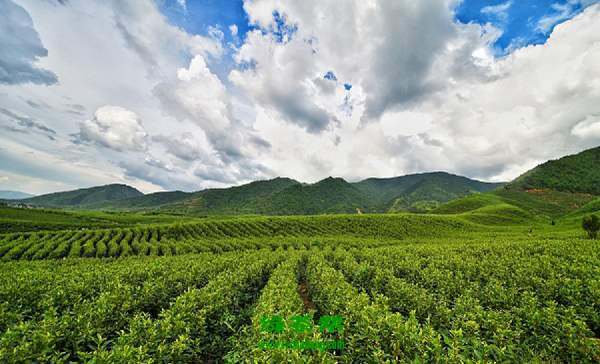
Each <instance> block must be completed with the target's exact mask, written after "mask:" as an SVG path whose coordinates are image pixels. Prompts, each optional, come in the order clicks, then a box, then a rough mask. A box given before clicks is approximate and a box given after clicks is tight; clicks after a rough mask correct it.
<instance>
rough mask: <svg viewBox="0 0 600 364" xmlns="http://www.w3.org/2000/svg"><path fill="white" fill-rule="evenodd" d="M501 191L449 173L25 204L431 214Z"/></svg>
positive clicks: (116, 193)
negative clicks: (442, 205)
mask: <svg viewBox="0 0 600 364" xmlns="http://www.w3.org/2000/svg"><path fill="white" fill-rule="evenodd" d="M498 186H499V184H494V183H485V182H479V181H475V180H471V179H468V178H466V177H461V176H456V175H452V174H448V173H443V172H435V173H423V174H415V175H408V176H402V177H394V178H369V179H366V180H364V181H361V182H357V183H349V182H347V181H345V180H344V179H342V178H333V177H328V178H325V179H323V180H321V181H319V182H316V183H312V184H307V183H300V182H298V181H295V180H293V179H290V178H282V177H278V178H274V179H271V180H265V181H255V182H251V183H248V184H244V185H241V186H236V187H229V188H211V189H206V190H202V191H198V192H192V193H189V192H181V191H172V192H157V193H151V194H147V195H144V194H142V193H141V192H139V191H138V190H136V189H134V188H132V187H129V186H126V185H117V184H115V185H108V186H100V187H93V188H86V189H80V190H75V191H69V192H58V193H53V194H49V195H42V196H37V197H33V198H29V199H25V200H21V201H20V202H24V203H28V204H31V205H36V206H43V207H68V208H83V209H95V210H117V211H127V210H134V211H135V210H143V211H148V210H154V211H161V212H167V213H178V214H181V213H185V214H194V215H240V214H261V215H306V214H324V213H332V214H334V213H357V212H358V211H360V212H389V211H406V210H410V211H428V210H430V209H432V208H434V207H437V206H438V205H439V204H440V203H443V202H446V201H449V200H451V199H453V198H457V197H460V196H465V195H467V194H470V193H474V192H482V191H489V190H491V189H494V188H496V187H498Z"/></svg>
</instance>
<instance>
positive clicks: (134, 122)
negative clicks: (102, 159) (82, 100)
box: [76, 105, 148, 152]
mask: <svg viewBox="0 0 600 364" xmlns="http://www.w3.org/2000/svg"><path fill="white" fill-rule="evenodd" d="M79 128H80V130H79V134H77V136H76V137H77V140H78V141H80V142H92V143H96V144H98V145H101V146H103V147H106V148H110V149H114V150H117V151H138V152H141V151H145V150H146V149H147V148H148V144H147V138H148V133H146V130H145V129H144V127H143V125H142V122H141V120H140V119H139V118H138V116H137V115H136V114H135V113H134V112H133V111H130V110H127V109H125V108H122V107H119V106H110V105H107V106H102V107H100V108H99V109H98V110H96V112H95V113H94V117H93V118H92V119H90V120H86V121H84V122H82V123H81V124H80V126H79Z"/></svg>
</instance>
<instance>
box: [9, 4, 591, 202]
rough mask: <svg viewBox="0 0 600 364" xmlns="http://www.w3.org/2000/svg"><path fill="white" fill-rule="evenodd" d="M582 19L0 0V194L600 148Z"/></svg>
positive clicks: (208, 181)
mask: <svg viewBox="0 0 600 364" xmlns="http://www.w3.org/2000/svg"><path fill="white" fill-rule="evenodd" d="M597 2H599V1H596V0H567V1H553V0H519V1H516V0H512V1H511V0H509V1H475V0H462V1H460V0H426V1H413V0H348V1H344V2H340V1H336V0H319V1H317V0H304V1H295V0H244V1H242V0H228V1H222V0H196V1H194V0H187V1H186V0H139V1H119V0H102V1H100V0H87V1H84V0H0V190H17V191H23V192H28V193H34V194H42V193H48V192H54V191H62V190H70V189H74V188H81V187H90V186H96V185H103V184H109V183H126V184H129V185H131V186H134V187H136V188H138V189H140V190H141V191H143V192H146V193H148V192H154V191H163V190H183V191H197V190H201V189H205V188H213V187H226V186H232V185H239V184H243V183H247V182H250V181H253V180H259V179H270V178H274V177H277V176H286V177H290V178H294V179H297V180H299V181H302V182H308V183H313V182H317V181H319V180H321V179H323V178H326V177H328V176H336V177H343V178H345V179H346V180H348V181H357V180H360V179H363V178H367V177H390V176H399V175H404V174H409V173H418V172H429V171H447V172H450V173H455V174H459V175H464V176H467V177H470V178H475V179H479V180H484V181H507V180H511V179H513V178H515V177H517V176H518V175H520V174H521V173H523V172H525V171H527V170H528V169H530V168H532V167H534V166H536V165H537V164H539V163H542V162H544V161H546V160H548V159H555V158H559V157H561V156H564V155H567V154H572V153H577V152H580V151H582V150H584V149H587V148H591V147H595V146H598V145H600V102H598V100H600V4H597Z"/></svg>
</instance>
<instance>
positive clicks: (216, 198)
mask: <svg viewBox="0 0 600 364" xmlns="http://www.w3.org/2000/svg"><path fill="white" fill-rule="evenodd" d="M296 185H300V182H298V181H295V180H293V179H290V178H281V177H278V178H274V179H271V180H266V181H255V182H251V183H248V184H245V185H241V186H236V187H230V188H213V189H207V190H203V191H199V192H195V193H192V194H190V195H189V196H188V197H187V198H185V199H182V200H180V201H177V202H175V203H171V204H168V205H165V206H163V207H162V208H161V209H162V210H165V211H178V212H186V213H194V214H224V215H230V214H261V213H267V212H269V211H272V207H271V204H270V202H269V198H270V197H271V196H273V195H274V194H276V193H278V192H280V191H283V190H285V189H286V188H289V187H292V186H296Z"/></svg>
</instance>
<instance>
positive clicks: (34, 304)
mask: <svg viewBox="0 0 600 364" xmlns="http://www.w3.org/2000/svg"><path fill="white" fill-rule="evenodd" d="M75 234H78V233H75ZM84 234H86V233H84ZM71 238H73V239H74V240H76V239H77V238H74V235H73V236H71ZM71 238H69V239H71ZM157 238H158V237H157ZM49 239H50V238H49ZM101 239H102V237H100V238H97V241H101ZM109 243H110V240H109V241H107V242H104V244H106V245H107V246H108V244H109ZM273 248H275V249H273ZM0 302H2V303H1V305H0V310H1V311H0V317H1V322H0V329H1V330H2V334H1V337H0V362H23V361H42V362H68V361H87V360H96V361H99V362H114V363H122V362H150V361H158V362H201V361H209V360H215V361H228V362H268V361H277V362H279V361H291V362H310V361H313V362H351V361H352V362H386V361H388V362H396V361H400V362H412V361H421V362H456V363H459V362H465V361H485V362H492V361H495V362H507V361H509V362H531V361H542V362H597V361H598V360H599V359H600V345H599V341H598V338H599V337H600V317H599V315H598V313H599V312H600V250H599V249H597V245H596V243H594V242H592V241H584V240H577V239H573V240H569V241H566V240H563V241H555V240H543V241H542V240H537V241H536V240H530V241H527V242H523V241H522V242H513V241H503V240H502V239H500V238H499V239H496V241H495V244H493V245H492V244H487V243H486V244H484V243H460V242H456V241H455V242H447V243H436V244H411V245H398V244H396V245H388V246H380V247H361V246H359V245H358V244H354V243H353V244H350V245H348V246H346V245H343V244H342V243H340V244H336V245H327V244H326V245H323V246H313V247H312V248H311V249H310V250H308V249H306V246H304V245H299V246H298V247H294V246H293V245H290V246H288V247H287V250H284V249H283V248H282V247H269V248H268V249H259V250H251V251H245V252H225V253H221V254H213V253H202V254H187V255H184V256H173V257H129V258H125V259H118V260H108V259H68V260H60V261H57V260H44V261H36V262H28V261H15V262H6V263H3V264H0ZM269 317H280V318H281V319H282V320H283V321H282V325H283V326H281V327H280V329H281V330H277V331H275V332H273V331H268V330H265V327H264V326H263V322H264V319H265V318H269ZM298 317H303V318H304V319H303V320H308V322H309V323H311V325H309V326H306V327H304V329H303V330H297V328H298V327H297V325H296V326H295V324H294V318H296V319H297V318H298ZM326 317H341V318H342V319H343V326H342V327H341V328H340V329H339V330H333V331H329V330H325V331H323V330H322V327H319V325H320V323H322V322H323V318H326ZM305 323H306V322H305ZM296 324H297V322H296ZM332 340H336V341H343V343H344V347H343V349H335V350H333V349H332V350H308V349H306V350H299V349H293V348H287V349H265V348H264V347H263V346H261V343H264V342H277V343H290V342H291V343H298V342H300V343H306V342H326V341H332Z"/></svg>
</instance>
